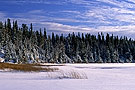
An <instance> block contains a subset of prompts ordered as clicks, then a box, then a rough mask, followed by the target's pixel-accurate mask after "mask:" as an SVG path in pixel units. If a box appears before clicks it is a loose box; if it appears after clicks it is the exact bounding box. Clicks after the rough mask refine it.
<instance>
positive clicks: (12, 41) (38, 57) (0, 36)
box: [0, 19, 135, 63]
mask: <svg viewBox="0 0 135 90" xmlns="http://www.w3.org/2000/svg"><path fill="white" fill-rule="evenodd" d="M42 32H43V33H42ZM0 61H1V62H13V63H38V62H39V63H41V62H46V63H131V62H132V63H134V62H135V41H134V40H132V39H131V38H130V39H129V38H127V37H126V36H125V37H118V36H114V35H113V34H111V35H110V34H105V35H104V34H103V33H98V35H97V36H96V35H91V34H90V33H87V34H84V33H79V32H78V34H75V33H74V32H73V33H69V34H68V35H66V36H64V35H63V34H61V35H57V34H54V33H53V32H52V34H51V35H47V33H46V29H45V28H44V30H41V29H40V30H37V31H36V30H33V25H32V23H31V24H30V26H29V27H28V26H27V25H26V24H22V26H21V27H19V26H18V23H17V21H13V23H12V24H11V21H10V19H7V21H6V22H5V23H2V22H0Z"/></svg>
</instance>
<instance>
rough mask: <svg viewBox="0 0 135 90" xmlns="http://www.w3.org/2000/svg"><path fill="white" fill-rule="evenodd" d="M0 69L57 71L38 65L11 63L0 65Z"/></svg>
mask: <svg viewBox="0 0 135 90" xmlns="http://www.w3.org/2000/svg"><path fill="white" fill-rule="evenodd" d="M0 69H2V70H5V69H9V70H15V71H22V72H40V71H44V72H53V71H56V70H58V68H50V67H41V66H40V64H11V63H0Z"/></svg>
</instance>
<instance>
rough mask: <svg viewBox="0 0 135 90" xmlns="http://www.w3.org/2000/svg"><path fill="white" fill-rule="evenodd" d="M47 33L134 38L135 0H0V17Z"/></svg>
mask: <svg viewBox="0 0 135 90" xmlns="http://www.w3.org/2000/svg"><path fill="white" fill-rule="evenodd" d="M7 18H10V19H11V20H18V22H19V24H20V25H21V24H22V23H26V24H28V25H29V24H30V23H33V25H34V29H36V30H38V29H39V28H44V27H45V28H46V29H47V32H48V33H51V32H55V33H57V34H60V33H64V34H67V33H72V32H76V33H77V32H84V33H92V34H97V33H98V32H104V33H113V34H115V35H119V36H124V35H126V36H128V37H131V38H133V39H135V35H134V34H135V0H0V20H1V21H3V22H4V21H5V20H6V19H7Z"/></svg>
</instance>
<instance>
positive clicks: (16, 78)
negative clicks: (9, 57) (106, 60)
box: [0, 64, 135, 90]
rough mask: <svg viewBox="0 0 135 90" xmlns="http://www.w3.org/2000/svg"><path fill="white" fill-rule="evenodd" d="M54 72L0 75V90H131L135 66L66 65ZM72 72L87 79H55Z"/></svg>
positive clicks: (133, 86) (134, 85) (6, 73)
mask: <svg viewBox="0 0 135 90" xmlns="http://www.w3.org/2000/svg"><path fill="white" fill-rule="evenodd" d="M55 67H58V68H59V69H60V71H57V72H51V73H49V72H40V73H23V72H7V71H4V72H3V71H0V90H134V89H135V64H66V65H65V66H55ZM70 71H75V72H78V73H80V74H84V73H85V74H86V75H87V77H88V79H72V78H64V77H63V78H62V79H61V78H58V77H60V76H59V75H61V72H64V73H66V72H70Z"/></svg>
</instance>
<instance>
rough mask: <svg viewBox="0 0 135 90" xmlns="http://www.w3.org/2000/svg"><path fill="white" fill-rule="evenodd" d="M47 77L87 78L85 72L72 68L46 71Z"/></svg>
mask: <svg viewBox="0 0 135 90" xmlns="http://www.w3.org/2000/svg"><path fill="white" fill-rule="evenodd" d="M48 77H49V78H52V79H88V77H87V75H86V74H85V73H83V72H77V71H74V70H71V71H60V72H55V73H51V72H48Z"/></svg>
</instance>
